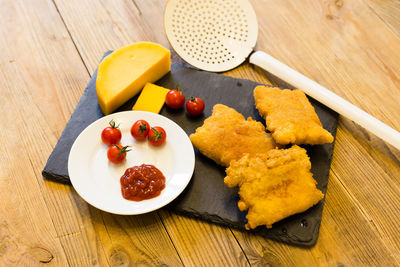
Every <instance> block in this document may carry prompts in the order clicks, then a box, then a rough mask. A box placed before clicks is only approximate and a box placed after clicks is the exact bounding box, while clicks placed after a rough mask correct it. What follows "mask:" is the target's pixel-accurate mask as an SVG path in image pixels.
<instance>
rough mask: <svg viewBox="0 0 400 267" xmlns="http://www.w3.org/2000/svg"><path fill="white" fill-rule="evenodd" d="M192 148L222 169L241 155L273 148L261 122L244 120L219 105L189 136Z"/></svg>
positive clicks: (273, 143)
mask: <svg viewBox="0 0 400 267" xmlns="http://www.w3.org/2000/svg"><path fill="white" fill-rule="evenodd" d="M190 140H191V141H192V143H193V145H194V146H195V147H196V148H197V149H198V150H199V151H200V152H201V153H202V154H204V155H205V156H207V157H209V158H210V159H212V160H214V161H215V162H216V163H217V164H219V165H222V166H229V163H230V162H231V160H233V159H239V158H241V157H242V156H243V154H244V153H249V154H254V153H262V152H267V151H268V150H270V149H273V148H275V142H274V140H273V139H272V137H271V135H270V134H269V133H267V132H265V127H264V125H263V124H262V123H261V122H258V121H255V120H252V119H251V118H248V119H247V120H246V119H245V118H244V117H243V115H242V114H240V113H238V112H237V111H236V110H234V109H233V108H230V107H227V106H225V105H222V104H216V105H215V106H214V107H213V112H212V115H211V116H210V117H209V118H207V119H205V120H204V124H203V125H202V126H201V127H199V128H197V129H196V132H195V133H194V134H191V135H190Z"/></svg>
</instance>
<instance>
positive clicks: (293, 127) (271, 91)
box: [254, 86, 333, 145]
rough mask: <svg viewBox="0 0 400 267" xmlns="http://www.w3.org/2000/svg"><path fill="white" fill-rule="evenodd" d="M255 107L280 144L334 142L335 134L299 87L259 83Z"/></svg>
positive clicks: (256, 89)
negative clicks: (290, 88) (288, 87)
mask: <svg viewBox="0 0 400 267" xmlns="http://www.w3.org/2000/svg"><path fill="white" fill-rule="evenodd" d="M254 98H255V102H256V107H257V109H258V111H259V112H260V114H261V116H263V117H264V118H265V121H266V124H267V128H268V130H269V131H271V132H272V137H273V138H274V139H275V142H277V143H278V144H282V145H286V144H289V143H292V144H298V145H300V144H310V145H317V144H325V143H332V142H333V136H332V135H331V134H330V133H329V132H328V131H327V130H325V129H324V128H323V127H322V124H321V122H320V120H319V118H318V115H317V113H315V110H314V107H313V106H312V105H311V103H310V102H309V101H308V98H307V97H306V95H305V94H304V93H303V92H302V91H300V90H293V91H292V90H289V89H284V90H281V89H279V88H276V87H273V88H271V87H267V86H257V87H256V88H255V89H254Z"/></svg>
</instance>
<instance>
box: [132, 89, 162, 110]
mask: <svg viewBox="0 0 400 267" xmlns="http://www.w3.org/2000/svg"><path fill="white" fill-rule="evenodd" d="M168 92H169V89H166V88H164V87H161V86H158V85H155V84H152V83H147V84H146V85H145V87H144V88H143V90H142V92H141V93H140V95H139V98H138V99H137V101H136V103H135V105H134V106H133V108H132V110H142V111H150V112H154V113H159V112H160V110H161V108H162V107H163V105H164V102H165V96H166V95H167V93H168Z"/></svg>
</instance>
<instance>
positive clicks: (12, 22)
mask: <svg viewBox="0 0 400 267" xmlns="http://www.w3.org/2000/svg"><path fill="white" fill-rule="evenodd" d="M0 4H1V6H2V8H1V9H0V16H1V17H2V21H3V19H4V21H5V22H6V23H4V24H3V23H2V24H0V49H1V50H2V51H3V53H2V55H6V56H2V57H0V58H1V66H2V67H1V69H0V77H2V79H1V81H0V84H1V88H2V91H1V92H2V97H1V99H0V101H1V104H2V107H3V108H5V110H4V111H5V112H4V115H2V116H1V118H0V122H2V123H3V125H10V126H9V130H10V131H1V137H3V139H2V140H8V141H7V143H6V144H4V146H3V148H5V149H6V151H7V155H6V157H2V158H1V160H0V166H1V180H0V187H1V190H2V192H4V193H2V194H1V196H0V197H1V199H2V200H3V203H5V204H6V205H4V207H2V210H1V211H2V212H1V219H0V222H1V224H2V226H4V227H2V237H1V239H0V244H1V245H0V247H1V249H0V251H1V253H0V256H1V258H0V262H2V263H4V264H10V265H15V264H16V265H21V264H27V265H32V264H39V263H40V262H50V264H54V265H57V266H62V265H72V266H92V265H101V266H104V265H106V264H109V263H114V262H117V263H118V262H119V258H120V257H121V255H122V254H121V253H119V252H118V250H116V248H117V247H119V246H121V247H123V246H124V245H126V242H125V240H123V239H122V237H121V231H122V229H129V230H130V231H135V233H136V235H141V236H142V239H141V240H142V241H143V242H142V243H146V242H148V243H152V242H153V241H154V239H157V242H158V243H157V244H158V246H154V247H153V250H149V252H148V253H149V254H148V255H147V256H146V257H144V258H143V257H140V256H139V255H145V254H143V253H142V251H146V250H147V249H148V248H147V247H145V246H143V245H142V244H138V243H136V247H135V249H136V250H134V249H128V251H129V252H130V257H132V258H133V259H131V260H130V262H131V263H132V264H135V263H136V261H137V259H140V262H141V263H146V264H151V263H154V262H163V263H165V264H167V265H180V264H181V262H180V260H179V257H178V254H177V252H176V251H175V249H174V247H173V244H172V243H171V241H170V239H169V237H168V235H167V233H166V231H165V229H164V227H163V225H162V223H161V221H160V219H159V217H158V216H157V215H156V214H153V215H149V216H147V217H141V216H137V217H131V218H128V217H127V218H126V219H125V221H124V220H120V219H118V221H119V223H118V224H117V225H116V226H113V227H109V229H108V234H109V235H111V236H113V235H117V236H118V237H120V239H118V238H113V239H112V244H108V247H106V248H104V246H103V245H104V244H102V242H101V241H102V239H101V238H103V236H101V235H98V227H99V224H100V225H104V223H103V222H99V221H93V220H92V218H91V215H92V214H93V215H92V216H93V217H95V213H96V212H98V211H97V210H95V209H94V208H89V206H88V204H87V203H85V202H84V201H83V200H82V199H81V198H80V197H79V196H78V195H77V194H76V192H75V191H74V190H73V189H72V188H71V187H70V186H65V185H60V184H57V183H53V182H45V181H44V180H43V178H42V176H41V171H42V168H43V166H44V164H45V162H46V159H47V157H48V156H49V154H50V152H51V150H52V148H53V147H54V145H55V143H56V141H57V138H58V137H59V136H60V133H61V131H62V130H63V128H64V127H65V124H66V122H67V120H68V119H69V117H70V115H71V113H72V110H73V109H74V107H75V105H76V103H77V102H78V100H79V98H80V96H81V94H82V92H83V89H84V87H85V86H86V83H87V82H88V80H89V75H88V73H87V70H86V68H85V65H84V64H83V63H82V61H81V59H80V57H79V54H78V53H77V51H76V49H75V47H74V44H73V43H72V41H71V39H70V36H69V35H68V32H67V30H66V28H65V26H64V25H63V22H62V20H61V18H60V16H59V14H58V12H57V10H56V8H55V6H54V3H53V2H52V1H46V0H36V1H28V2H26V1H3V2H2V3H0ZM9 44H12V45H9ZM3 94H4V95H3ZM3 96H4V97H3ZM10 133H12V134H10ZM93 210H94V211H93ZM3 211H4V212H3ZM38 215H40V216H38ZM150 221H151V223H152V224H153V225H154V228H156V229H154V230H153V231H152V232H150V233H149V232H147V230H145V232H143V228H140V227H135V224H136V225H137V224H144V223H146V224H149V222H150ZM105 226H108V225H107V224H106V225H105ZM3 234H4V235H3ZM3 236H4V238H3ZM132 236H134V235H132ZM136 255H138V256H137V257H135V256H136ZM0 265H2V264H0Z"/></svg>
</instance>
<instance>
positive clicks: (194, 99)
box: [189, 96, 198, 104]
mask: <svg viewBox="0 0 400 267" xmlns="http://www.w3.org/2000/svg"><path fill="white" fill-rule="evenodd" d="M189 100H190V101H193V102H194V103H196V104H198V102H197V101H196V98H195V97H194V96H190V98H189Z"/></svg>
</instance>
